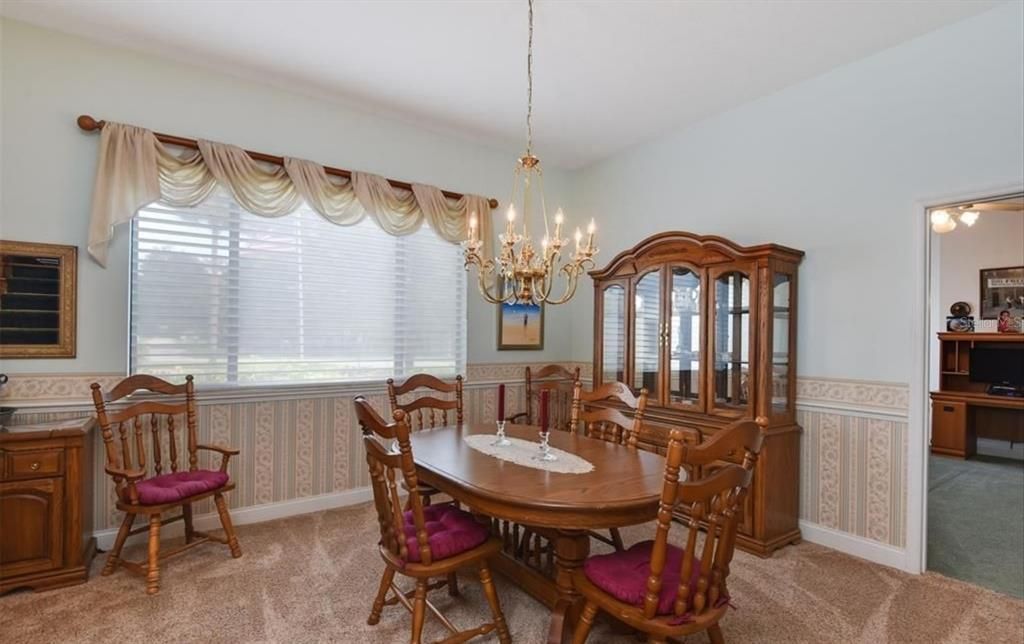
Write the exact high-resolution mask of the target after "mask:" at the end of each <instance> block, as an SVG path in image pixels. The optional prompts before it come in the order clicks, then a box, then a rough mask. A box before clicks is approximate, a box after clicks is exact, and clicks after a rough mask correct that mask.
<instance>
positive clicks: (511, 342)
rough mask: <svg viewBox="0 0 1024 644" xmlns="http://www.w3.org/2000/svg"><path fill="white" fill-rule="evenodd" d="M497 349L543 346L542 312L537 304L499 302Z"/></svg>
mask: <svg viewBox="0 0 1024 644" xmlns="http://www.w3.org/2000/svg"><path fill="white" fill-rule="evenodd" d="M499 310H500V315H501V319H500V320H499V324H498V334H499V337H498V348H499V349H542V348H544V312H543V310H542V308H541V306H540V305H537V304H507V303H506V304H501V305H500V309H499Z"/></svg>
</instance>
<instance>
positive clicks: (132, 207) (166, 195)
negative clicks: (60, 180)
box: [89, 122, 491, 266]
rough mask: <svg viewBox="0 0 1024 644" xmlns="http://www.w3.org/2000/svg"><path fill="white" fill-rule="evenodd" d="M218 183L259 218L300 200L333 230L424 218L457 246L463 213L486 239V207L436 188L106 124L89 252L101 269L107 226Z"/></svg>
mask: <svg viewBox="0 0 1024 644" xmlns="http://www.w3.org/2000/svg"><path fill="white" fill-rule="evenodd" d="M218 185H220V186H223V187H224V188H225V189H226V190H228V191H229V192H230V193H231V194H232V196H233V197H234V198H235V200H236V201H237V202H238V203H239V205H241V206H242V207H243V208H245V209H246V210H247V211H249V212H251V213H253V214H256V215H260V216H263V217H281V216H284V215H287V214H290V213H292V212H294V211H295V210H296V209H297V208H298V207H299V206H300V205H301V204H302V202H303V201H304V202H306V203H307V204H309V206H310V207H311V208H312V209H313V210H315V211H316V212H318V213H319V214H320V215H321V216H323V217H324V218H325V219H327V220H329V221H331V222H333V223H335V224H338V225H341V226H351V225H352V224H355V223H358V222H359V221H361V220H362V219H363V217H365V216H367V215H369V216H371V217H373V219H374V221H376V222H377V224H378V225H379V226H380V227H381V228H382V229H383V230H384V231H385V232H387V233H389V234H391V235H408V234H411V233H414V232H416V231H417V230H419V228H420V226H421V225H423V221H424V220H426V221H427V223H428V224H429V225H430V227H431V228H433V229H434V231H435V232H436V233H437V234H438V235H439V236H440V237H441V238H442V239H446V240H448V241H450V242H453V243H458V242H461V241H463V240H464V239H466V237H467V234H468V220H469V216H470V215H471V214H472V213H476V214H477V216H478V220H479V221H480V226H481V228H480V235H481V238H482V239H483V240H485V243H489V242H490V239H491V233H490V222H491V217H490V212H491V209H490V204H488V201H487V199H486V198H484V197H479V196H476V195H465V196H464V197H462V198H460V199H458V200H450V199H448V198H447V197H445V196H444V194H443V193H442V192H441V190H440V189H439V188H435V187H434V186H425V185H420V184H413V185H412V190H411V191H409V190H402V189H399V188H395V187H394V186H392V185H391V184H390V183H388V181H387V179H385V178H384V177H381V176H378V175H375V174H368V173H365V172H353V173H352V178H351V179H343V178H341V177H334V176H329V175H328V174H327V173H326V172H325V171H324V168H323V166H321V165H319V164H317V163H313V162H312V161H304V160H301V159H292V158H285V163H284V166H283V167H281V166H270V165H269V164H261V163H259V162H257V161H255V160H254V159H253V158H252V157H250V156H249V155H248V154H246V153H245V151H244V150H242V149H241V148H238V147H236V146H233V145H225V144H223V143H212V142H210V141H199V150H197V151H186V152H185V153H183V154H179V153H176V152H175V151H173V150H171V149H170V148H168V147H167V146H165V145H164V144H163V143H161V142H160V141H158V140H157V138H156V136H155V135H154V134H153V133H152V132H150V131H149V130H146V129H144V128H140V127H135V126H132V125H124V124H121V123H111V122H108V123H106V125H104V127H103V131H102V134H101V136H100V150H99V162H98V164H97V168H96V184H95V188H94V191H93V198H92V218H91V220H90V223H89V254H90V255H91V256H92V257H93V259H95V260H96V261H97V262H99V263H100V264H101V265H102V266H106V265H107V246H108V244H109V243H110V240H111V239H112V238H113V235H114V227H115V226H117V225H119V224H123V223H126V222H128V221H131V219H132V217H134V216H135V214H136V213H137V212H138V210H139V209H140V208H142V207H144V206H147V205H149V204H151V203H153V202H156V201H160V202H163V203H166V204H168V205H171V206H178V207H191V206H195V205H197V204H199V203H200V202H202V201H203V200H204V199H206V198H207V197H209V196H210V194H211V193H212V192H213V191H214V189H215V188H216V187H217V186H218Z"/></svg>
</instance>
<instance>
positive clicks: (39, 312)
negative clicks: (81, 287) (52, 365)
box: [0, 240, 78, 358]
mask: <svg viewBox="0 0 1024 644" xmlns="http://www.w3.org/2000/svg"><path fill="white" fill-rule="evenodd" d="M77 271H78V249H77V248H76V247H75V246H59V245H57V244H42V243H35V242H19V241H8V240H2V241H0V318H2V325H3V329H2V330H0V357H2V358H74V357H75V331H76V316H77V311H78V309H77V304H76V297H77V293H78V290H77V288H78V287H77V283H76V279H77V278H76V274H77Z"/></svg>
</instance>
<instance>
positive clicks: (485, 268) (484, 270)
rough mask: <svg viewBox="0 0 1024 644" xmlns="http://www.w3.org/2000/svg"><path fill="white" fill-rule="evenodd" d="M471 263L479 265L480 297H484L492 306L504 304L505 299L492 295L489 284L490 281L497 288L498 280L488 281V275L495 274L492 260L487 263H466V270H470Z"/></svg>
mask: <svg viewBox="0 0 1024 644" xmlns="http://www.w3.org/2000/svg"><path fill="white" fill-rule="evenodd" d="M470 263H473V264H476V265H477V287H478V288H479V289H480V295H482V296H483V298H484V299H485V300H487V301H488V302H490V303H492V304H498V303H500V302H503V301H504V299H503V298H500V297H498V296H496V295H494V294H492V293H491V288H490V286H488V284H487V283H488V281H490V282H491V284H492V285H495V286H496V285H497V283H498V280H497V279H494V280H488V279H487V275H488V274H490V273H493V272H494V261H493V260H490V259H489V260H487V261H485V262H480V261H476V262H469V261H467V262H466V264H467V266H466V268H467V269H468V268H469V266H468V265H469V264H470ZM499 295H500V294H499Z"/></svg>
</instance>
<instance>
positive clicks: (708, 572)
mask: <svg viewBox="0 0 1024 644" xmlns="http://www.w3.org/2000/svg"><path fill="white" fill-rule="evenodd" d="M766 426H767V419H764V418H758V419H757V421H756V422H755V421H749V420H743V421H738V422H735V423H733V424H732V425H729V426H728V427H725V428H723V429H721V430H719V431H718V432H717V433H716V434H715V436H714V437H712V438H711V439H710V440H709V441H707V442H706V443H704V444H702V445H691V444H687V443H685V442H684V441H683V434H682V432H680V431H679V430H673V431H672V432H671V433H670V435H669V441H668V452H667V455H666V462H665V482H664V485H663V487H662V492H661V500H660V503H659V507H658V518H657V528H656V533H655V539H654V547H653V551H652V554H651V570H650V575H649V576H648V579H647V587H646V594H645V597H644V606H643V610H644V616H645V617H646V618H648V619H653V618H654V617H655V615H656V614H657V608H658V602H659V597H660V593H661V588H662V577H663V573H664V571H665V564H666V560H667V550H668V548H667V544H668V533H669V529H670V528H671V526H672V512H673V510H674V509H675V507H676V505H679V504H685V505H686V506H687V507H688V509H689V518H688V521H687V524H686V529H687V535H686V545H685V547H684V550H683V557H682V562H681V565H680V570H679V575H680V576H679V587H678V589H677V595H676V601H675V604H674V606H673V610H672V612H673V615H674V616H675V617H677V618H680V619H683V618H686V619H692V620H693V621H695V622H700V621H702V616H705V617H706V613H708V611H710V610H713V609H716V608H722V607H723V605H724V604H725V602H726V601H727V600H728V597H729V593H728V591H727V589H726V578H727V577H728V576H729V564H730V562H731V561H732V556H733V552H734V550H735V546H736V529H737V526H738V524H739V518H740V517H739V514H740V511H741V509H742V507H743V502H744V499H745V498H746V495H747V492H748V490H749V488H750V482H751V480H752V479H753V475H754V467H755V465H756V463H757V455H758V453H759V452H760V451H761V444H762V441H763V439H764V431H763V429H764V427H766ZM741 452H742V453H743V464H742V465H737V464H735V463H724V464H723V461H725V459H728V458H731V459H733V460H735V457H736V455H737V454H739V453H741ZM683 466H689V467H690V469H693V468H694V467H701V466H703V467H702V470H703V471H704V472H705V473H706V476H704V477H703V478H701V479H698V480H696V481H689V480H687V481H684V482H682V483H680V482H679V471H680V469H681V468H682V467H683ZM701 521H704V522H705V523H706V525H707V530H706V535H705V537H704V540H703V543H698V534H699V533H700V532H701V530H700V523H701Z"/></svg>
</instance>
